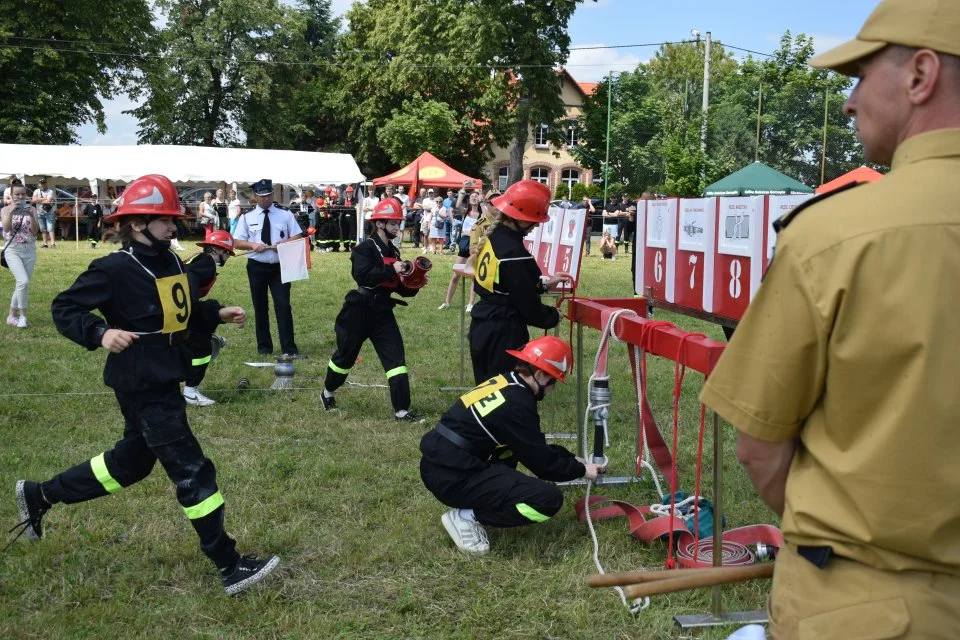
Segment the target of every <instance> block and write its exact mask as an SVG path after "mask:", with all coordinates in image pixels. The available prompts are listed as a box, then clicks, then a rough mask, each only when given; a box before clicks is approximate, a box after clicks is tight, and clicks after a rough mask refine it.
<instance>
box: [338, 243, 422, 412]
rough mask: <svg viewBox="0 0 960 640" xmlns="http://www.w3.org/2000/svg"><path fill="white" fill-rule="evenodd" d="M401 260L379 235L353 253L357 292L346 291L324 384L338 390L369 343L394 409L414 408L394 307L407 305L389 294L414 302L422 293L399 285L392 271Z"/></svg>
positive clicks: (361, 244) (351, 271)
mask: <svg viewBox="0 0 960 640" xmlns="http://www.w3.org/2000/svg"><path fill="white" fill-rule="evenodd" d="M399 259H400V251H399V250H398V249H397V248H396V247H395V246H394V245H393V244H392V243H388V244H384V243H383V241H382V240H381V239H380V236H379V235H377V234H373V235H372V236H371V237H369V238H367V239H366V240H364V241H363V242H362V243H360V244H359V245H357V248H356V249H354V250H353V251H352V252H351V254H350V263H351V269H350V274H351V275H352V276H353V279H354V280H355V281H356V283H357V288H356V289H353V290H351V291H349V292H347V295H346V297H345V298H344V301H343V308H342V309H341V310H340V313H339V314H338V315H337V319H336V322H335V323H334V325H333V329H334V333H335V334H336V337H337V350H336V351H335V352H334V354H333V357H332V358H330V362H329V364H328V365H327V376H326V380H325V382H324V386H325V387H326V388H327V390H328V391H331V392H333V391H336V390H337V389H339V388H340V387H341V386H342V385H343V383H344V382H346V379H347V375H348V374H349V373H350V369H351V368H353V364H354V363H355V362H356V361H357V356H358V355H360V347H362V346H363V343H364V342H365V341H366V340H368V339H369V340H370V342H371V343H372V344H373V348H374V349H375V350H376V352H377V356H378V357H379V358H380V363H381V364H382V365H383V370H384V371H386V374H387V383H388V384H389V386H390V402H391V403H392V404H393V409H394V411H403V410H407V409H409V408H410V378H409V376H408V371H407V365H406V356H405V354H404V348H403V337H402V336H401V335H400V327H399V326H398V325H397V319H396V318H395V317H394V315H393V307H394V306H396V305H398V304H400V305H406V303H405V302H403V301H402V300H398V299H396V298H392V297H391V295H390V294H391V293H393V292H396V293H398V294H399V295H401V296H403V297H405V298H409V297H412V296H415V295H416V294H417V291H418V289H410V288H408V287H405V286H404V285H403V283H402V282H401V281H400V276H399V275H397V272H396V270H395V269H394V267H393V263H395V262H397V261H398V260H399Z"/></svg>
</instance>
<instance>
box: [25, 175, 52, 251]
mask: <svg viewBox="0 0 960 640" xmlns="http://www.w3.org/2000/svg"><path fill="white" fill-rule="evenodd" d="M53 200H54V198H53V189H52V188H49V187H47V179H46V178H40V186H39V187H37V188H36V189H34V191H33V198H32V200H31V202H32V203H33V206H34V208H35V209H36V210H37V222H38V224H39V225H40V235H41V236H42V237H43V246H42V247H41V248H42V249H46V248H47V247H53V248H56V246H57V237H56V235H55V234H56V231H55V229H56V225H57V213H56V211H54V204H55V203H54V201H53ZM48 241H49V244H48Z"/></svg>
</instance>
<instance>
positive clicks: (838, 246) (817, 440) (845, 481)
mask: <svg viewBox="0 0 960 640" xmlns="http://www.w3.org/2000/svg"><path fill="white" fill-rule="evenodd" d="M701 399H702V401H703V402H704V403H705V404H707V405H708V406H710V407H712V408H713V409H715V410H716V411H717V413H719V414H720V415H721V416H723V417H724V418H725V419H727V420H728V421H730V422H732V423H733V424H734V426H736V428H737V429H739V430H740V431H742V432H744V433H746V434H748V435H750V436H752V437H754V438H758V439H761V440H767V441H786V440H789V439H792V438H799V445H798V448H797V453H796V456H795V458H794V460H793V464H792V466H791V467H790V472H789V476H788V479H787V487H786V508H785V511H784V517H783V531H784V535H785V537H786V539H787V540H788V541H789V542H791V543H794V544H798V545H829V546H831V547H833V550H834V552H835V553H837V554H838V555H841V556H845V557H848V558H851V559H854V560H857V561H860V562H862V563H865V564H867V565H870V566H873V567H877V568H879V569H890V570H913V569H916V570H923V571H934V572H942V573H948V574H953V575H957V576H960V129H945V130H940V131H934V132H928V133H925V134H922V135H918V136H915V137H912V138H909V139H908V140H906V141H905V142H904V143H902V144H901V145H900V147H899V148H898V149H897V151H896V154H895V156H894V159H893V163H892V170H891V172H890V173H889V174H888V175H887V176H886V177H884V178H883V179H882V180H880V181H879V182H875V183H871V184H867V185H862V186H858V187H856V188H853V189H850V190H847V191H843V192H840V193H838V194H837V195H834V196H832V197H829V198H827V199H825V200H823V201H821V202H818V203H815V204H813V205H811V206H810V207H809V208H807V209H805V210H803V211H801V212H799V214H798V215H797V216H796V218H794V219H793V220H792V221H791V222H790V223H789V225H788V226H787V228H785V229H784V230H782V231H781V233H780V237H779V238H778V241H777V249H776V257H775V259H774V261H773V263H772V264H771V266H770V269H769V271H768V272H767V275H766V278H765V280H764V282H763V285H762V286H761V287H760V289H759V291H758V292H757V296H756V298H755V299H754V300H753V302H751V304H750V306H749V308H748V309H747V312H746V314H745V315H744V317H743V320H742V322H741V323H740V326H739V327H738V328H737V331H736V334H735V335H734V336H733V338H732V339H731V341H730V344H729V345H728V347H727V349H726V350H725V352H724V354H723V356H722V357H721V358H720V361H719V362H718V364H717V366H716V368H715V369H714V371H713V373H712V375H711V376H710V378H709V379H708V381H707V384H706V385H705V387H704V390H703V393H702V395H701Z"/></svg>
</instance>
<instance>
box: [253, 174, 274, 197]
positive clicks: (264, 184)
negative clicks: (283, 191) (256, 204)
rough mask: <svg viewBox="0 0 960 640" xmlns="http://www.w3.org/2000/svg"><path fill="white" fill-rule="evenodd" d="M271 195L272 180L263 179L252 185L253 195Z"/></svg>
mask: <svg viewBox="0 0 960 640" xmlns="http://www.w3.org/2000/svg"><path fill="white" fill-rule="evenodd" d="M272 194H273V180H270V179H268V178H264V179H263V180H257V181H256V182H254V183H253V195H255V196H269V195H272Z"/></svg>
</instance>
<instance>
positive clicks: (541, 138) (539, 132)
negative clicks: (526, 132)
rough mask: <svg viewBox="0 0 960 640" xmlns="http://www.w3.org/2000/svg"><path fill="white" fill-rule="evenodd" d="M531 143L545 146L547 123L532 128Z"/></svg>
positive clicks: (536, 145)
mask: <svg viewBox="0 0 960 640" xmlns="http://www.w3.org/2000/svg"><path fill="white" fill-rule="evenodd" d="M533 145H534V146H535V147H545V146H547V125H545V124H542V125H540V126H539V127H537V128H536V129H534V130H533Z"/></svg>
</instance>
